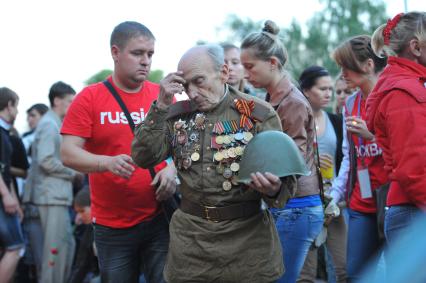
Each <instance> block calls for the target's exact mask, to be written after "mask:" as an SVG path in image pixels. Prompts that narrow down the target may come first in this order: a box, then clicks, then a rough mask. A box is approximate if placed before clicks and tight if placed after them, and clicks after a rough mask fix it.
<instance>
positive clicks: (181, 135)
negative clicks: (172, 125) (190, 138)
mask: <svg viewBox="0 0 426 283" xmlns="http://www.w3.org/2000/svg"><path fill="white" fill-rule="evenodd" d="M177 142H178V144H186V142H187V136H186V133H185V132H183V131H181V132H179V133H178V135H177Z"/></svg>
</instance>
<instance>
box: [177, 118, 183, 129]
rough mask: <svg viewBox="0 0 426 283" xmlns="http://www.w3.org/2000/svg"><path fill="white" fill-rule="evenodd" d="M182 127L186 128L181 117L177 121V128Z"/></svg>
mask: <svg viewBox="0 0 426 283" xmlns="http://www.w3.org/2000/svg"><path fill="white" fill-rule="evenodd" d="M182 128H185V121H182V120H181V119H179V121H176V122H175V129H176V130H180V129H182Z"/></svg>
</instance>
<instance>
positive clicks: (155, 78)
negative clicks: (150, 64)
mask: <svg viewBox="0 0 426 283" xmlns="http://www.w3.org/2000/svg"><path fill="white" fill-rule="evenodd" d="M111 74H112V70H109V69H104V70H101V71H99V72H97V73H96V74H94V75H93V76H91V77H90V78H88V79H87V80H86V81H85V82H84V83H85V84H86V85H90V84H94V83H97V82H101V81H103V80H105V79H106V78H107V77H108V76H109V75H111ZM163 77H164V72H163V71H162V70H151V71H150V72H149V74H148V80H149V81H151V82H154V83H159V82H160V81H161V80H162V79H163Z"/></svg>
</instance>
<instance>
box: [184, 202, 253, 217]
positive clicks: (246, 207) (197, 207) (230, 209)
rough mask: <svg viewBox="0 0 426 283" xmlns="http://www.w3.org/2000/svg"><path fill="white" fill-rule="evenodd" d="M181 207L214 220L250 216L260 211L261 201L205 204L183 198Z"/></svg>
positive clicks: (186, 211)
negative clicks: (225, 204)
mask: <svg viewBox="0 0 426 283" xmlns="http://www.w3.org/2000/svg"><path fill="white" fill-rule="evenodd" d="M180 209H181V210H182V211H183V212H185V213H188V214H191V215H194V216H198V217H201V218H204V219H206V220H208V221H212V222H220V221H225V220H233V219H237V218H244V217H250V216H253V215H255V214H257V213H259V212H260V210H261V206H260V201H259V200H255V201H248V202H243V203H238V204H233V205H228V206H221V207H217V206H205V205H201V204H198V203H194V202H192V201H189V200H187V199H185V198H182V200H181V203H180Z"/></svg>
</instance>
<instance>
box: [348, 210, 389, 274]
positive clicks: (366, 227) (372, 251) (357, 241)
mask: <svg viewBox="0 0 426 283" xmlns="http://www.w3.org/2000/svg"><path fill="white" fill-rule="evenodd" d="M348 212H349V224H348V242H347V255H346V256H347V260H346V269H347V274H348V282H358V281H359V280H360V279H361V275H362V271H363V270H364V268H366V267H367V266H368V264H371V265H374V266H376V265H377V263H378V260H379V255H380V248H381V245H380V241H379V234H378V230H377V219H376V214H375V213H363V212H359V211H355V210H352V209H349V208H348Z"/></svg>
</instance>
